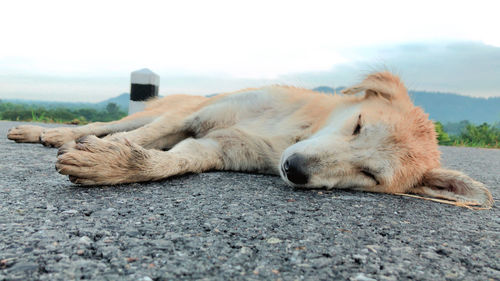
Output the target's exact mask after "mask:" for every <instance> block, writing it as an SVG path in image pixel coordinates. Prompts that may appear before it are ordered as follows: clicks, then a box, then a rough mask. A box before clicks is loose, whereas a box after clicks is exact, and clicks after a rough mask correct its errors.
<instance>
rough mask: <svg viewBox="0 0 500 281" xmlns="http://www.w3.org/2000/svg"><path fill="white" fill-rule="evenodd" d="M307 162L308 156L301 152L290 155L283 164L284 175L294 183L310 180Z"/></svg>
mask: <svg viewBox="0 0 500 281" xmlns="http://www.w3.org/2000/svg"><path fill="white" fill-rule="evenodd" d="M306 162H307V161H306V158H305V157H304V156H301V155H300V154H297V153H294V154H292V155H290V156H289V157H288V158H287V159H286V160H285V161H284V162H283V165H282V166H281V169H282V172H283V175H284V176H286V178H287V179H288V180H289V181H290V182H292V183H294V184H298V185H303V184H306V183H307V182H308V181H309V175H308V174H307V172H306V165H307V163H306Z"/></svg>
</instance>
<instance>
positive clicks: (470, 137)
mask: <svg viewBox="0 0 500 281" xmlns="http://www.w3.org/2000/svg"><path fill="white" fill-rule="evenodd" d="M449 124H450V123H449ZM449 124H447V125H445V126H443V125H442V124H441V123H440V122H436V123H435V128H436V133H437V135H438V141H439V144H440V145H455V146H471V147H486V148H500V128H498V123H496V124H494V125H489V124H488V123H483V124H481V125H477V126H476V125H474V124H471V123H470V122H469V121H461V122H460V123H451V124H452V126H449ZM447 127H448V128H450V129H451V130H454V131H455V132H456V130H459V132H460V134H457V135H455V134H448V133H449V131H447Z"/></svg>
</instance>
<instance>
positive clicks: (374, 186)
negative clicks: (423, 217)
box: [281, 72, 493, 207]
mask: <svg viewBox="0 0 500 281" xmlns="http://www.w3.org/2000/svg"><path fill="white" fill-rule="evenodd" d="M362 91H364V92H365V95H363V96H352V97H345V98H344V99H345V102H341V103H339V105H338V106H337V107H336V108H335V109H334V110H333V112H332V115H331V116H330V119H329V121H327V122H326V124H325V125H324V126H323V128H321V129H320V130H319V131H317V132H316V133H315V134H313V135H312V136H311V137H310V138H308V139H306V140H303V141H301V142H298V143H297V144H295V145H292V146H290V147H289V148H287V149H286V150H285V152H284V153H283V156H282V160H281V162H282V163H281V174H282V177H283V178H284V179H285V181H286V182H287V183H289V184H291V185H293V186H300V187H306V188H319V187H327V188H353V189H359V190H365V191H373V192H385V193H418V194H423V195H427V196H432V197H438V198H444V199H448V200H453V201H457V202H466V203H468V204H471V205H474V204H478V205H482V206H485V207H488V206H491V205H492V202H493V200H492V197H491V194H490V193H489V191H488V190H487V189H486V188H485V187H484V185H483V184H481V183H479V182H477V181H474V180H473V179H471V178H469V177H468V176H466V175H464V174H462V173H460V172H457V171H451V170H445V169H441V168H440V161H439V158H440V152H439V150H438V144H437V139H436V132H435V130H434V124H433V123H432V121H430V120H429V118H428V115H427V114H425V113H424V112H423V110H422V109H421V108H419V107H415V106H414V105H413V103H412V102H411V99H410V97H409V96H408V93H407V90H406V88H405V86H404V85H403V83H402V82H401V81H400V79H399V78H398V77H396V76H394V75H392V74H390V73H389V72H381V73H375V74H372V75H369V76H368V77H367V78H366V79H365V80H364V81H363V82H362V83H360V84H358V85H355V86H353V87H350V88H347V89H345V90H343V91H342V92H343V94H346V95H350V94H355V93H358V92H362ZM290 171H292V173H291V172H290Z"/></svg>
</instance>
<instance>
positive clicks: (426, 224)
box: [0, 122, 500, 281]
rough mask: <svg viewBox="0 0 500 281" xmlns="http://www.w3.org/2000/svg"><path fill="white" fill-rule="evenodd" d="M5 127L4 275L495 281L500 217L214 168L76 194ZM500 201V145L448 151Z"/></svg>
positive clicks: (0, 244)
mask: <svg viewBox="0 0 500 281" xmlns="http://www.w3.org/2000/svg"><path fill="white" fill-rule="evenodd" d="M17 124H19V123H16V122H0V171H1V173H0V280H30V279H36V280H72V279H97V280H117V279H120V280H174V279H206V280H228V279H232V280H365V281H366V280H406V279H415V280H445V279H448V280H499V278H500V216H499V214H500V211H499V207H498V204H500V203H498V202H497V205H496V206H494V207H493V208H492V209H491V210H487V211H472V210H468V209H465V208H460V207H456V206H449V205H444V204H439V203H435V202H429V201H424V200H420V199H414V198H407V197H401V196H393V195H383V194H371V193H364V192H351V191H339V190H336V191H301V190H294V189H291V188H289V187H288V186H286V185H285V184H284V183H283V182H282V181H281V179H280V178H279V177H273V176H265V175H255V174H245V173H230V172H210V173H204V174H192V175H187V176H182V177H175V178H172V179H168V180H164V181H160V182H152V183H141V184H129V185H120V186H110V187H79V186H76V185H73V184H71V183H70V182H69V181H68V179H67V177H65V176H62V175H59V174H58V173H57V172H56V171H55V169H54V163H55V159H56V153H57V149H51V148H45V147H43V146H42V145H39V144H16V143H14V142H11V141H9V140H7V138H6V133H7V129H8V128H10V127H12V126H15V125H17ZM441 149H442V151H443V162H444V165H445V166H446V167H449V168H453V169H458V170H462V171H464V172H466V173H468V174H469V175H471V176H472V177H474V178H476V179H477V180H480V181H482V182H484V183H485V184H486V185H488V186H489V188H490V190H491V191H492V193H493V197H494V198H496V199H497V200H498V199H499V198H500V173H499V171H500V150H491V149H471V148H454V147H442V148H441Z"/></svg>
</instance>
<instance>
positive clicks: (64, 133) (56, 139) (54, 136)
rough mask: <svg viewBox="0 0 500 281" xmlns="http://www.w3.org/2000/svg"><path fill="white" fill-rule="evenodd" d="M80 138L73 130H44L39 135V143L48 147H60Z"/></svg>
mask: <svg viewBox="0 0 500 281" xmlns="http://www.w3.org/2000/svg"><path fill="white" fill-rule="evenodd" d="M78 137H80V135H79V134H77V133H76V132H75V130H74V129H73V128H52V129H46V130H44V131H43V132H42V134H41V135H40V142H41V143H42V144H43V145H45V146H49V147H61V146H62V145H63V144H65V143H67V142H70V141H73V140H75V139H77V138H78Z"/></svg>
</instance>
